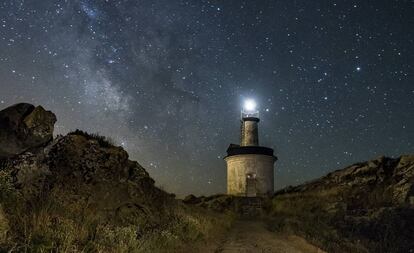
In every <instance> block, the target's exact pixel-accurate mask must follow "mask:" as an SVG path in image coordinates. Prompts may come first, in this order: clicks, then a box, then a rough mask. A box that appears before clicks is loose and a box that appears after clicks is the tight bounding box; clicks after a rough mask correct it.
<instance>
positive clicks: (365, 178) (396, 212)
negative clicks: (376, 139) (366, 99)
mask: <svg viewBox="0 0 414 253" xmlns="http://www.w3.org/2000/svg"><path fill="white" fill-rule="evenodd" d="M413 200H414V155H404V156H401V157H399V158H387V157H379V158H377V159H375V160H372V161H367V162H361V163H356V164H353V165H351V166H349V167H346V168H344V169H342V170H337V171H334V172H332V173H329V174H328V175H326V176H324V177H322V178H320V179H316V180H314V181H311V182H308V183H305V184H302V185H298V186H294V187H292V186H291V187H287V188H285V189H282V190H280V191H278V192H276V193H275V196H274V197H273V204H272V208H271V212H270V216H271V217H272V218H273V219H274V220H276V222H275V225H274V226H273V227H274V229H275V230H288V231H295V233H298V234H301V235H303V236H305V237H307V238H308V239H310V240H312V241H315V242H316V243H317V244H318V245H319V246H320V247H322V248H324V249H325V250H327V251H328V252H412V251H413V250H414V227H413V224H414V201H413Z"/></svg>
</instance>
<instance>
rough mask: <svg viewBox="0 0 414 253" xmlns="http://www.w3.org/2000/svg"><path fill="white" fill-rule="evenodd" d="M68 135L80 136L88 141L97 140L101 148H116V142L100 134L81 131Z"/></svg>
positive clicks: (77, 130)
mask: <svg viewBox="0 0 414 253" xmlns="http://www.w3.org/2000/svg"><path fill="white" fill-rule="evenodd" d="M68 135H80V136H83V137H85V138H86V139H87V140H96V141H97V142H98V143H99V145H100V146H101V147H104V148H109V147H113V146H115V142H114V140H112V139H111V138H108V137H105V136H103V135H100V134H98V133H88V132H85V131H82V130H79V129H76V130H75V131H72V132H70V133H68Z"/></svg>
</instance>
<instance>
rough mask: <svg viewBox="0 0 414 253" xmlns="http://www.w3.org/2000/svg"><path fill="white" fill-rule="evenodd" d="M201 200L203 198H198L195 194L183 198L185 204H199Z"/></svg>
mask: <svg viewBox="0 0 414 253" xmlns="http://www.w3.org/2000/svg"><path fill="white" fill-rule="evenodd" d="M200 202H201V199H199V198H197V197H196V196H194V195H193V194H190V195H188V196H186V197H185V198H184V199H183V203H185V204H198V203H200Z"/></svg>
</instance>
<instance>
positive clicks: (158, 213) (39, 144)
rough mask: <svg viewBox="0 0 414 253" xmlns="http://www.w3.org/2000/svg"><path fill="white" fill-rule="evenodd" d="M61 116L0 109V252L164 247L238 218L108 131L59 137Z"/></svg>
mask: <svg viewBox="0 0 414 253" xmlns="http://www.w3.org/2000/svg"><path fill="white" fill-rule="evenodd" d="M55 122H56V117H55V115H54V114H53V113H52V112H50V111H46V110H44V109H43V108H42V107H40V106H39V107H34V106H33V105H30V104H18V105H15V106H12V107H9V108H7V109H5V110H3V111H1V112H0V251H2V252H4V251H6V252H8V251H13V252H131V251H132V252H159V251H164V250H167V249H168V251H171V250H174V249H175V250H179V249H180V248H182V247H185V246H186V244H188V243H191V242H196V241H199V240H205V239H208V238H209V237H211V236H215V235H216V234H217V233H219V232H220V231H221V230H224V229H226V228H227V227H228V226H229V225H230V223H231V218H230V216H228V215H226V214H218V213H212V212H210V211H206V210H203V209H201V208H194V207H187V206H185V205H183V204H182V203H181V202H180V201H178V200H176V199H175V197H174V195H172V194H169V193H167V192H165V191H163V190H161V189H159V188H157V187H155V186H154V180H153V179H152V178H151V177H150V176H149V175H148V173H147V172H146V171H145V169H144V168H143V167H142V166H141V165H140V164H139V163H138V162H135V161H131V160H129V159H128V154H127V152H126V151H125V150H123V148H122V147H116V146H115V145H114V144H113V143H111V142H110V141H109V140H107V139H106V138H105V137H102V136H99V135H91V134H88V133H85V132H82V131H79V130H77V131H74V132H72V133H69V134H68V135H66V136H58V137H56V138H54V139H53V128H54V123H55Z"/></svg>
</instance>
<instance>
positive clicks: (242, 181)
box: [224, 112, 277, 197]
mask: <svg viewBox="0 0 414 253" xmlns="http://www.w3.org/2000/svg"><path fill="white" fill-rule="evenodd" d="M258 122H259V118H258V112H254V113H252V112H249V113H246V112H242V120H241V145H237V144H230V146H229V148H228V149H227V156H226V157H225V158H224V160H225V161H226V164H227V194H230V195H236V196H244V197H258V196H265V195H271V194H273V191H274V163H275V162H276V160H277V157H276V156H275V155H274V154H273V149H271V148H268V147H262V146H259V138H258V127H257V124H258Z"/></svg>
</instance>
